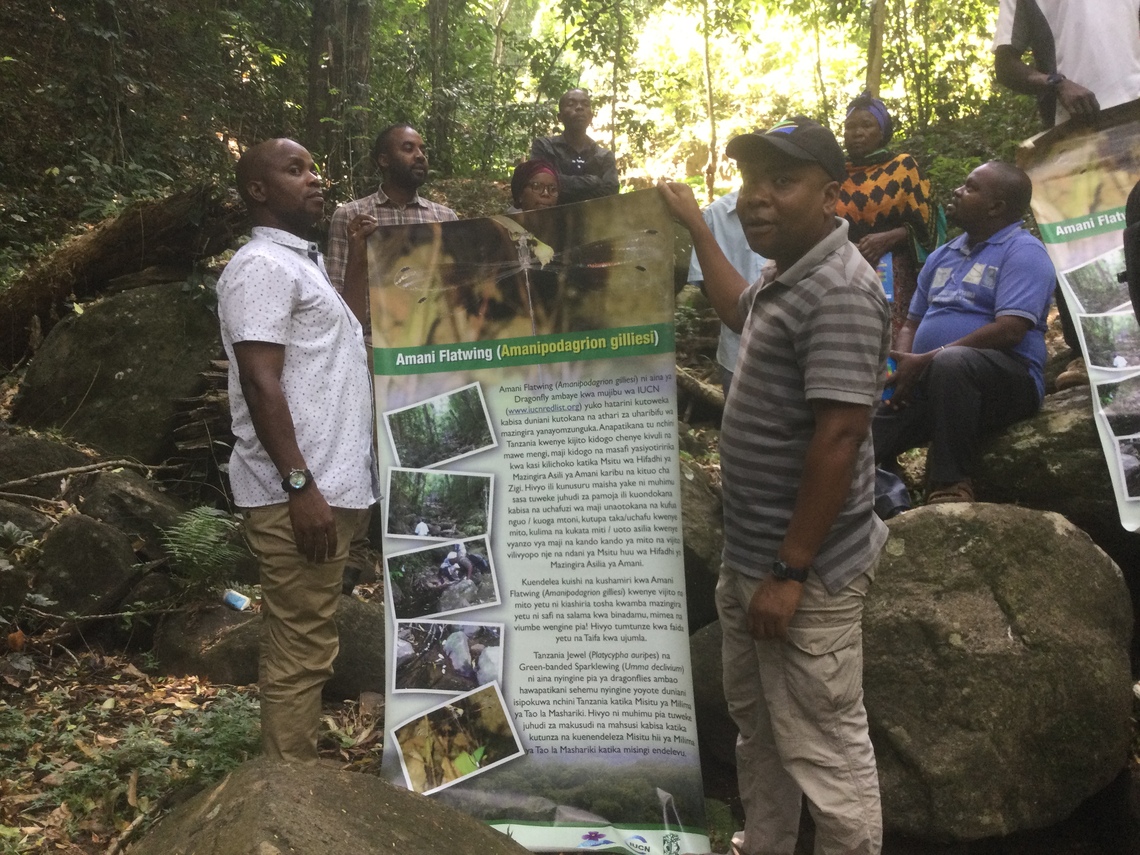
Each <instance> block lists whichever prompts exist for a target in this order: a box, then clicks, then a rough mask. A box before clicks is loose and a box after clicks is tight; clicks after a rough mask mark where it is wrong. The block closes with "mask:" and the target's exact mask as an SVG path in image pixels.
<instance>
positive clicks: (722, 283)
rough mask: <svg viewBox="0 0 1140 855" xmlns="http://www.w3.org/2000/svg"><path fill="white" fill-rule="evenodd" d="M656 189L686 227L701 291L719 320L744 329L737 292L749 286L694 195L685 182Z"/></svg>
mask: <svg viewBox="0 0 1140 855" xmlns="http://www.w3.org/2000/svg"><path fill="white" fill-rule="evenodd" d="M657 189H658V191H660V193H661V197H662V198H663V199H664V200H665V205H666V207H668V208H669V213H671V214H672V215H673V217H674V218H675V219H676V220H677V222H679V223H680V224H681V225H682V226H684V227H685V228H686V229H688V230H689V234H690V235H691V236H692V238H693V252H694V253H695V254H696V256H697V261H698V262H699V264H700V267H701V273H702V275H703V276H704V282H705V294H706V295H708V298H709V302H710V303H711V304H712V307H713V308H714V309H716V313H717V314H718V315H720V319H721V320H722V321H723V322H724V324H725V326H727V327H728V328H729V329H730V330H732V331H733V332H737V333H739V332H740V331H741V330H742V329H744V317H743V315H741V313H740V295H741V294H743V293H744V290H745V289H746V288H747V287H748V286H749V284H750V283H749V282H746V281H745V280H744V277H743V276H741V275H740V272H739V271H738V270H737V269H736V268H735V267H733V266H732V262H730V261H729V260H728V259H727V258H726V257H725V255H724V251H723V250H722V249H721V248H720V244H718V243H717V241H716V237H715V236H714V235H713V233H712V231H711V230H710V229H709V227H708V224H707V223H706V222H705V220H704V217H702V216H701V209H700V207H698V205H697V200H696V197H695V196H693V191H692V189H691V188H690V187H689V186H688V185H687V184H677V183H673V182H668V181H664V180H662V181H659V182H658V183H657Z"/></svg>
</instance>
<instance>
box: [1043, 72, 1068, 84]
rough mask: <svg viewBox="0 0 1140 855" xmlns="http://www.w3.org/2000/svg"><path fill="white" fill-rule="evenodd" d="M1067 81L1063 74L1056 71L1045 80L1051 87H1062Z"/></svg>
mask: <svg viewBox="0 0 1140 855" xmlns="http://www.w3.org/2000/svg"><path fill="white" fill-rule="evenodd" d="M1065 79H1066V78H1065V75H1063V74H1062V73H1061V72H1059V71H1054V72H1053V73H1052V74H1050V75H1049V76H1048V77H1046V78H1045V82H1046V83H1048V84H1049V85H1050V86H1060V85H1061V82H1062V81H1064V80H1065Z"/></svg>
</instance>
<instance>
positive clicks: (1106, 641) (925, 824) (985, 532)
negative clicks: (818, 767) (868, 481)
mask: <svg viewBox="0 0 1140 855" xmlns="http://www.w3.org/2000/svg"><path fill="white" fill-rule="evenodd" d="M863 627H864V661H865V666H864V675H865V676H864V690H865V693H866V703H867V711H868V715H869V717H870V720H871V728H872V738H873V739H874V742H875V749H876V755H877V758H878V765H879V776H880V784H881V787H882V792H883V814H884V820H885V822H886V825H887V827H888V828H890V829H893V830H896V831H900V832H902V833H905V834H908V835H911V836H915V837H920V838H924V839H928V840H947V841H949V840H956V841H963V840H973V839H977V838H981V837H987V836H993V835H1005V834H1009V833H1011V832H1014V831H1019V830H1022V829H1029V828H1037V827H1042V826H1046V825H1050V824H1052V823H1054V822H1057V821H1058V820H1060V819H1063V818H1064V817H1066V816H1068V815H1069V814H1070V813H1071V812H1072V811H1073V810H1074V808H1076V807H1077V805H1079V804H1080V803H1081V802H1082V801H1083V800H1084V799H1086V798H1088V797H1089V796H1090V795H1092V794H1093V793H1096V792H1097V791H1098V790H1100V789H1101V788H1103V787H1104V786H1106V785H1107V784H1108V783H1109V782H1110V781H1112V779H1113V778H1114V777H1115V776H1116V775H1117V773H1118V772H1119V771H1120V770H1121V768H1123V766H1124V764H1125V762H1126V760H1127V757H1128V747H1129V741H1130V738H1131V722H1130V716H1131V709H1132V691H1131V679H1130V675H1129V668H1128V645H1129V636H1130V632H1131V627H1132V615H1131V610H1130V606H1129V600H1128V592H1127V590H1126V588H1125V585H1124V580H1123V578H1122V576H1121V573H1120V570H1119V569H1118V568H1117V567H1116V565H1115V564H1114V563H1113V562H1112V560H1111V559H1110V558H1109V557H1108V556H1107V555H1105V553H1104V552H1103V551H1101V550H1100V549H1099V548H1097V546H1096V545H1095V544H1093V543H1092V541H1091V540H1090V539H1089V538H1088V536H1087V535H1086V534H1085V533H1084V532H1082V531H1080V530H1079V529H1077V528H1076V527H1075V526H1073V525H1072V524H1070V523H1069V522H1067V521H1066V520H1065V519H1064V518H1063V517H1061V516H1060V515H1058V514H1051V513H1040V512H1037V511H1031V510H1027V509H1024V508H1018V507H1013V506H1009V505H990V504H981V503H979V504H951V505H934V506H929V507H925V508H919V509H917V510H915V511H911V512H909V513H906V514H903V515H901V516H899V517H897V518H895V519H894V520H892V521H891V538H890V540H889V541H888V543H887V546H886V549H885V551H884V553H883V557H882V560H881V561H880V564H879V568H878V573H877V576H876V580H875V585H874V587H873V589H872V593H871V595H870V596H869V597H868V599H867V605H866V611H865V614H864V619H863Z"/></svg>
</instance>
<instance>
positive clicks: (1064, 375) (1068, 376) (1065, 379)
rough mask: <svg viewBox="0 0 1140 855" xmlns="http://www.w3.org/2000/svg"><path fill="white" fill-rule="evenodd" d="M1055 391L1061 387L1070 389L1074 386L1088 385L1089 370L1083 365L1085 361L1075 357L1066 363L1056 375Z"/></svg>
mask: <svg viewBox="0 0 1140 855" xmlns="http://www.w3.org/2000/svg"><path fill="white" fill-rule="evenodd" d="M1056 385H1057V391H1058V392H1060V391H1061V390H1062V389H1072V388H1073V387H1074V386H1087V385H1089V371H1088V368H1087V367H1085V361H1084V360H1083V359H1081V358H1080V357H1077V358H1076V359H1074V360H1073V361H1072V362H1070V363H1069V364H1068V365H1066V366H1065V370H1064V371H1062V372H1061V373H1060V374H1058V375H1057V383H1056Z"/></svg>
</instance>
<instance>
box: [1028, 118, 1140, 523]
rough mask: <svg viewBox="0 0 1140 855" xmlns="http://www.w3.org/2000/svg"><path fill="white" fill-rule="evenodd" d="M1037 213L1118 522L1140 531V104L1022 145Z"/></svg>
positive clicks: (1070, 124)
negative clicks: (1082, 371)
mask: <svg viewBox="0 0 1140 855" xmlns="http://www.w3.org/2000/svg"><path fill="white" fill-rule="evenodd" d="M1017 162H1018V165H1019V166H1021V167H1022V168H1023V169H1024V170H1025V171H1026V173H1028V175H1029V177H1030V179H1031V180H1032V182H1033V202H1032V208H1033V216H1034V218H1035V219H1036V220H1037V225H1038V227H1039V229H1040V231H1041V238H1042V240H1043V241H1044V242H1045V247H1046V249H1047V250H1048V251H1049V255H1050V257H1051V258H1052V259H1053V265H1054V266H1055V267H1056V269H1057V272H1058V281H1059V282H1060V286H1061V290H1062V292H1063V294H1064V296H1065V301H1066V303H1067V304H1068V306H1069V311H1070V313H1071V315H1072V317H1073V323H1074V325H1075V326H1076V329H1077V335H1078V337H1079V339H1080V343H1081V350H1082V355H1083V357H1084V360H1085V365H1086V367H1087V369H1088V375H1089V383H1090V385H1091V386H1092V403H1093V418H1094V421H1095V423H1096V426H1097V433H1098V435H1099V437H1100V441H1101V447H1102V448H1103V450H1104V455H1105V459H1106V461H1107V465H1108V472H1109V476H1110V477H1111V479H1112V485H1113V489H1114V490H1115V493H1116V500H1117V501H1116V504H1117V509H1118V511H1119V514H1120V523H1121V525H1122V526H1123V527H1124V528H1125V529H1127V530H1128V531H1136V529H1137V528H1140V453H1138V451H1140V440H1138V436H1140V327H1138V326H1137V323H1136V316H1135V313H1134V311H1133V307H1132V303H1131V301H1130V299H1129V294H1128V285H1127V284H1126V282H1125V280H1124V276H1123V273H1124V240H1123V233H1124V226H1125V222H1124V219H1125V218H1124V207H1125V202H1126V201H1127V199H1128V194H1129V193H1130V192H1131V190H1132V188H1133V186H1135V184H1136V182H1137V181H1140V102H1137V101H1134V102H1131V103H1129V104H1121V105H1120V106H1117V107H1112V108H1110V109H1107V110H1102V111H1101V113H1100V115H1099V117H1098V119H1097V122H1096V123H1095V124H1086V123H1077V122H1065V123H1063V124H1061V125H1059V126H1058V127H1056V128H1054V129H1052V130H1049V131H1046V132H1045V133H1043V134H1040V135H1038V136H1036V137H1034V138H1033V139H1031V140H1028V141H1026V142H1025V143H1023V144H1022V145H1021V147H1020V149H1019V150H1018V155H1017Z"/></svg>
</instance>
